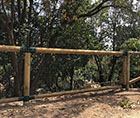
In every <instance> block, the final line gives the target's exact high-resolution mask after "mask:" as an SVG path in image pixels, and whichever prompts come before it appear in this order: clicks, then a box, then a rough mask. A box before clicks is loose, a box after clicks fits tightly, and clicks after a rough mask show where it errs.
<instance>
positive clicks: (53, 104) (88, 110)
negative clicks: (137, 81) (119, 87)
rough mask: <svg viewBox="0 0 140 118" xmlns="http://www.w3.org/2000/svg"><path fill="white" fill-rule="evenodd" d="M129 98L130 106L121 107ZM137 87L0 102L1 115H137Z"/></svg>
mask: <svg viewBox="0 0 140 118" xmlns="http://www.w3.org/2000/svg"><path fill="white" fill-rule="evenodd" d="M127 99H129V101H130V102H131V108H126V109H124V108H123V107H121V105H122V103H121V102H122V101H125V100H127ZM139 100H140V89H132V90H130V91H111V92H107V91H104V92H97V93H95V92H92V93H83V94H76V95H66V96H61V97H50V98H43V99H38V100H32V101H30V102H28V103H26V105H23V103H22V102H13V103H8V104H0V118H140V105H139Z"/></svg>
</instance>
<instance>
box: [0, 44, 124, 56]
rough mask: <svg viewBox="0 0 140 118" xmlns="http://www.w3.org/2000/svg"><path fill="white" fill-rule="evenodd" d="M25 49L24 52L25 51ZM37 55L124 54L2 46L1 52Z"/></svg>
mask: <svg viewBox="0 0 140 118" xmlns="http://www.w3.org/2000/svg"><path fill="white" fill-rule="evenodd" d="M23 49H24V50H23ZM30 50H31V51H33V52H36V53H52V54H83V55H116V56H122V55H123V52H119V51H98V50H80V49H58V48H41V47H36V48H35V47H20V46H5V45H0V52H20V51H25V52H26V51H28V52H30Z"/></svg>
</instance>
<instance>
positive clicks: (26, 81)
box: [24, 53, 31, 96]
mask: <svg viewBox="0 0 140 118" xmlns="http://www.w3.org/2000/svg"><path fill="white" fill-rule="evenodd" d="M30 58H31V53H25V61H24V96H29V95H30Z"/></svg>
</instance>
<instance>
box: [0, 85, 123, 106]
mask: <svg viewBox="0 0 140 118" xmlns="http://www.w3.org/2000/svg"><path fill="white" fill-rule="evenodd" d="M121 88H122V86H107V87H101V88H88V89H81V90H72V91H63V92H54V93H48V94H39V95H31V96H22V97H13V98H5V99H0V104H2V103H9V102H15V101H29V100H32V99H38V98H43V97H54V96H62V95H72V94H77V93H85V92H92V91H102V90H108V89H121Z"/></svg>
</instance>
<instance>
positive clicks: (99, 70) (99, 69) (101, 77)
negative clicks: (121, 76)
mask: <svg viewBox="0 0 140 118" xmlns="http://www.w3.org/2000/svg"><path fill="white" fill-rule="evenodd" d="M94 57H95V62H96V64H97V67H98V73H99V82H103V79H104V78H103V71H102V66H101V60H100V58H99V57H98V56H97V55H95V56H94Z"/></svg>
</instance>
